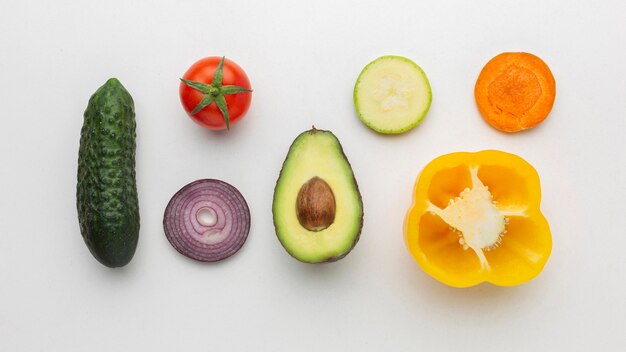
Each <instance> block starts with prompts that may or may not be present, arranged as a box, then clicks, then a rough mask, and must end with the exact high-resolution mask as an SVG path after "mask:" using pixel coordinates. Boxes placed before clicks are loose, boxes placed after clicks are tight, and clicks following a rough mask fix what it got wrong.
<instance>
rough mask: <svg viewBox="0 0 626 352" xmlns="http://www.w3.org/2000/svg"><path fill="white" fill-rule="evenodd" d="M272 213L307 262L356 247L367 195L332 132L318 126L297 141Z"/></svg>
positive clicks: (283, 238)
mask: <svg viewBox="0 0 626 352" xmlns="http://www.w3.org/2000/svg"><path fill="white" fill-rule="evenodd" d="M272 214H273V216H274V227H275V229H276V235H277V236H278V240H279V241H280V243H281V244H282V245H283V247H285V250H287V252H288V253H289V254H290V255H291V256H292V257H294V258H296V259H297V260H299V261H301V262H305V263H322V262H332V261H336V260H339V259H341V258H343V257H345V256H346V255H347V254H348V253H349V252H350V251H351V250H352V248H354V246H355V245H356V243H357V242H358V240H359V236H360V234H361V228H362V227H363V201H362V199H361V193H360V192H359V187H358V185H357V183H356V179H355V178H354V173H353V172H352V167H351V166H350V163H349V162H348V159H347V158H346V156H345V154H344V152H343V148H342V147H341V144H340V143H339V140H338V139H337V137H335V135H334V134H333V133H332V132H330V131H324V130H318V129H316V128H315V127H313V128H312V129H311V130H308V131H305V132H303V133H301V134H300V135H299V136H298V137H297V138H296V139H295V140H294V141H293V143H292V144H291V147H290V148H289V153H288V154H287V157H286V158H285V162H284V163H283V167H282V169H281V171H280V175H279V176H278V181H276V188H275V189H274V201H273V205H272Z"/></svg>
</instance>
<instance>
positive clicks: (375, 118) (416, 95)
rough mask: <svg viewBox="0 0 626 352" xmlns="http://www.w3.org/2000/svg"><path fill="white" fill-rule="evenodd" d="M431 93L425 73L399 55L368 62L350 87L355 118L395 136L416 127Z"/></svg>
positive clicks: (430, 98)
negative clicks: (351, 88)
mask: <svg viewBox="0 0 626 352" xmlns="http://www.w3.org/2000/svg"><path fill="white" fill-rule="evenodd" d="M431 100H432V93H431V90H430V83H429V82H428V78H426V74H425V73H424V71H422V69H421V68H420V67H419V66H418V65H417V64H416V63H415V62H413V61H411V60H409V59H407V58H405V57H401V56H393V55H390V56H382V57H379V58H378V59H376V60H374V61H372V62H370V63H369V64H368V65H367V66H365V68H364V69H363V71H361V74H360V75H359V78H357V81H356V84H355V85H354V106H355V108H356V112H357V114H358V115H359V118H360V119H361V121H363V123H364V124H365V125H367V126H368V127H369V128H371V129H373V130H374V131H376V132H380V133H385V134H397V133H403V132H406V131H408V130H410V129H412V128H413V127H415V126H417V125H418V124H419V123H420V122H421V121H422V119H423V118H424V116H426V113H428V110H429V108H430V103H431Z"/></svg>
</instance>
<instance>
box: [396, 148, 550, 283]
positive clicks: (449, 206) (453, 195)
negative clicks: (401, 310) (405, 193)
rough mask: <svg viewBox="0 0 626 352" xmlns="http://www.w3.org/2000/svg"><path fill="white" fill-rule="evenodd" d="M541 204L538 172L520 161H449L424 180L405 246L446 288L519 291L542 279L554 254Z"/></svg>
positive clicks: (502, 156) (489, 155)
mask: <svg viewBox="0 0 626 352" xmlns="http://www.w3.org/2000/svg"><path fill="white" fill-rule="evenodd" d="M540 202H541V186H540V184H539V175H538V174H537V171H535V169H534V168H533V167H532V166H531V165H530V164H529V163H527V162H526V161H525V160H524V159H522V158H520V157H518V156H516V155H513V154H509V153H504V152H500V151H496V150H486V151H481V152H477V153H452V154H447V155H443V156H440V157H438V158H436V159H435V160H433V161H431V162H430V163H429V164H428V165H426V167H425V168H424V170H422V173H421V174H420V176H419V177H418V179H417V182H416V184H415V188H414V191H413V205H412V206H411V208H410V209H409V211H408V213H407V216H406V219H405V224H404V238H405V241H406V245H407V247H408V249H409V251H410V252H411V254H412V255H413V258H415V260H416V261H417V263H418V264H419V265H420V266H421V267H422V269H423V270H424V271H425V272H426V273H428V274H429V275H430V276H432V277H434V278H435V279H437V280H439V281H441V282H443V283H444V284H446V285H450V286H454V287H469V286H474V285H477V284H479V283H482V282H485V281H487V282H490V283H492V284H495V285H498V286H514V285H519V284H522V283H524V282H527V281H529V280H531V279H532V278H534V277H535V276H537V275H538V274H539V273H540V272H541V270H542V269H543V267H544V265H545V264H546V261H547V260H548V257H549V256H550V252H551V250H552V236H551V235H550V227H549V226H548V222H547V221H546V219H545V218H544V216H543V215H542V214H541V211H540V209H539V205H540Z"/></svg>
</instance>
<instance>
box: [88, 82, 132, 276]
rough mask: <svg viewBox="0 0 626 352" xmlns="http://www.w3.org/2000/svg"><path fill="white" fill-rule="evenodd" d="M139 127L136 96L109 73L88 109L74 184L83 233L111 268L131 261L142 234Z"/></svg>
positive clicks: (89, 243)
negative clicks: (137, 153)
mask: <svg viewBox="0 0 626 352" xmlns="http://www.w3.org/2000/svg"><path fill="white" fill-rule="evenodd" d="M135 129H136V122H135V107H134V103H133V98H132V97H131V96H130V94H129V93H128V91H126V89H125V88H124V86H122V84H121V83H120V82H119V81H118V80H117V79H115V78H111V79H109V80H108V81H107V82H106V83H105V84H104V85H103V86H102V87H100V88H99V89H98V90H97V91H96V92H95V93H94V94H93V95H92V96H91V98H90V99H89V104H88V106H87V109H86V110H85V114H84V122H83V127H82V130H81V137H80V148H79V152H78V184H77V190H76V200H77V201H76V205H77V208H78V221H79V224H80V231H81V234H82V236H83V239H84V240H85V243H86V244H87V247H88V248H89V250H90V251H91V254H93V256H94V257H95V258H96V259H97V260H98V261H99V262H100V263H102V264H103V265H105V266H107V267H110V268H114V267H121V266H124V265H126V264H128V263H129V262H130V260H131V259H132V258H133V255H134V254H135V249H136V248H137V241H138V239H139V204H138V200H137V184H136V180H135V149H136V144H135V136H136V134H135Z"/></svg>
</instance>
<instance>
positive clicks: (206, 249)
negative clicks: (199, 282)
mask: <svg viewBox="0 0 626 352" xmlns="http://www.w3.org/2000/svg"><path fill="white" fill-rule="evenodd" d="M163 228H164V230H165V236H167V239H168V240H169V241H170V243H171V244H172V246H173V247H174V248H176V250H177V251H178V252H180V253H181V254H182V255H184V256H187V257H189V258H192V259H195V260H199V261H203V262H215V261H219V260H222V259H225V258H228V257H230V256H231V255H233V254H235V253H236V252H237V251H238V250H239V249H240V248H241V246H243V244H244V242H245V241H246V239H247V237H248V232H249V231H250V210H249V209H248V204H247V203H246V200H245V199H244V198H243V196H242V195H241V193H239V191H238V190H237V189H236V188H235V187H233V186H231V185H230V184H228V183H226V182H223V181H220V180H214V179H203V180H197V181H194V182H192V183H190V184H188V185H186V186H185V187H183V188H181V190H180V191H178V192H176V194H175V195H174V196H173V197H172V199H171V200H170V202H169V203H168V205H167V208H165V215H164V216H163Z"/></svg>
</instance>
